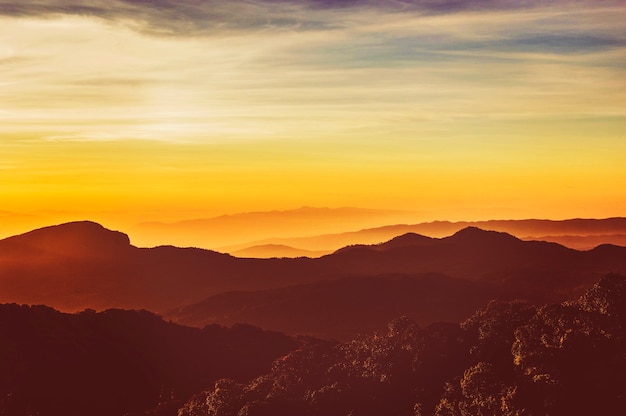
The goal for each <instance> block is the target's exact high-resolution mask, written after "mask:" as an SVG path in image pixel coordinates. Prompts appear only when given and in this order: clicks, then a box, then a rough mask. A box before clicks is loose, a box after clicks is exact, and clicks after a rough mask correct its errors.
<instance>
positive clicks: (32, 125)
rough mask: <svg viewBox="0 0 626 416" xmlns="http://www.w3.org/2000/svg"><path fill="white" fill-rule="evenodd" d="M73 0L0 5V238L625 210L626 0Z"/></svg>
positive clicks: (585, 214)
mask: <svg viewBox="0 0 626 416" xmlns="http://www.w3.org/2000/svg"><path fill="white" fill-rule="evenodd" d="M82 3H84V2H81V0H75V1H70V0H57V1H52V2H48V6H49V7H48V8H45V9H44V8H42V6H41V4H40V3H38V2H35V1H30V0H29V1H25V2H20V3H16V5H21V6H20V7H22V9H20V10H19V11H15V12H10V11H7V12H3V13H0V200H1V201H2V205H1V206H0V227H2V229H1V230H0V234H1V235H8V234H11V233H12V232H15V231H18V230H22V231H25V230H26V229H28V228H29V227H32V226H39V225H45V224H49V223H54V222H59V221H65V220H71V219H84V218H88V219H94V220H97V221H101V222H104V223H105V224H107V225H110V226H116V227H119V228H124V227H127V226H130V225H132V224H135V223H137V222H141V221H145V220H161V221H175V220H181V219H187V218H201V217H209V216H215V215H219V214H222V213H234V212H243V211H253V210H270V209H288V208H295V207H298V206H303V205H309V206H326V207H340V206H359V207H368V208H390V209H401V210H409V211H415V212H416V218H415V222H419V221H424V220H434V219H459V220H460V219H467V220H472V219H485V218H528V217H541V218H568V217H608V216H623V215H625V212H624V207H626V187H625V186H624V185H625V184H626V123H625V121H626V117H625V116H626V89H625V88H624V87H625V84H624V79H626V76H625V75H626V71H625V69H626V33H625V32H626V29H625V25H624V23H623V16H624V12H625V11H626V10H625V8H624V5H623V3H621V2H617V1H615V2H610V1H606V2H605V1H602V2H597V3H593V4H594V6H588V5H585V4H582V5H581V4H580V3H571V2H555V3H554V4H553V5H552V6H551V7H546V6H543V5H541V4H540V2H537V4H536V5H533V4H534V3H533V2H531V3H530V6H527V7H524V8H519V7H512V6H510V5H509V7H503V8H502V9H497V8H496V9H493V10H488V11H486V10H474V9H471V8H462V7H461V8H460V9H454V10H452V9H451V10H437V12H433V10H428V9H419V8H418V9H416V10H412V9H402V10H395V9H394V10H392V9H385V8H382V9H380V8H376V7H374V6H371V4H370V3H367V2H355V4H354V6H353V7H348V8H333V7H322V8H318V7H313V6H311V4H310V2H305V1H301V2H297V1H285V2H282V3H281V5H280V8H277V6H276V4H275V3H270V2H267V3H264V2H258V3H254V4H252V3H250V4H248V3H238V2H232V3H228V4H230V5H231V6H230V8H229V7H228V6H223V10H222V9H219V10H218V12H219V13H218V12H216V16H217V17H214V16H213V14H209V13H208V12H207V13H205V12H206V10H205V9H203V8H202V7H203V6H202V5H203V4H204V3H203V2H186V1H183V2H178V3H176V2H168V1H164V2H163V4H167V5H169V6H168V7H169V8H168V7H164V8H162V9H159V10H157V9H152V8H151V6H147V5H145V4H142V2H134V1H127V2H123V1H113V2H110V3H108V4H107V5H104V6H100V3H97V4H98V6H97V7H94V10H93V11H91V12H89V13H86V12H81V13H76V12H73V11H72V10H74V9H72V8H71V7H70V6H76V5H77V4H82ZM468 4H469V2H468ZM16 7H17V6H16ZM55 7H57V8H56V9H55ZM98 7H100V8H98ZM192 7H195V8H197V9H193V10H192V9H191V8H192ZM207 7H208V6H207ZM380 7H382V6H380ZM424 7H426V6H424ZM16 10H17V9H16ZM207 10H208V9H207ZM203 13H204V14H203ZM181 16H182V17H181ZM212 16H213V17H212ZM259 16H260V17H259ZM212 19H213V20H212ZM418 213H419V214H418Z"/></svg>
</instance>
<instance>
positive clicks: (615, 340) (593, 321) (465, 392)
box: [179, 275, 626, 416]
mask: <svg viewBox="0 0 626 416" xmlns="http://www.w3.org/2000/svg"><path fill="white" fill-rule="evenodd" d="M625 329H626V278H624V277H622V276H619V275H607V276H605V277H603V278H602V279H601V280H600V281H599V282H598V283H596V284H595V285H594V286H593V287H592V288H591V289H590V290H589V291H588V292H587V293H586V294H585V295H584V296H582V297H581V298H580V299H578V300H576V301H572V302H566V303H562V304H552V305H547V306H543V307H535V306H532V305H530V304H527V303H524V302H521V301H516V302H506V303H497V302H492V303H490V304H488V305H487V306H486V307H485V308H484V309H482V310H480V311H479V312H477V313H476V314H474V315H473V316H472V317H471V318H469V319H467V320H466V321H464V322H463V323H461V324H460V325H457V324H446V323H440V324H434V325H430V326H428V327H426V328H420V327H418V326H417V325H416V324H415V323H414V322H413V321H411V320H409V319H407V318H400V319H396V320H395V321H393V322H392V323H391V324H390V325H389V330H388V332H387V333H386V334H384V335H373V336H368V337H362V338H359V339H356V340H354V341H351V342H348V343H336V342H330V341H324V342H319V341H313V340H311V342H309V343H308V344H306V345H303V346H301V347H300V348H298V349H297V350H295V351H293V352H291V353H290V354H288V355H287V356H285V357H283V358H281V359H279V360H277V361H275V362H274V365H273V367H272V370H271V371H270V372H269V373H268V374H266V375H264V376H261V377H258V378H256V379H255V380H253V381H251V382H249V383H238V382H236V381H233V380H231V379H222V380H219V381H217V382H216V383H215V387H214V388H213V389H212V390H208V391H205V392H204V393H201V394H199V395H197V396H195V397H194V398H193V399H192V400H190V401H189V402H187V403H186V404H185V405H184V407H183V408H182V409H181V410H180V412H179V415H180V416H207V415H211V416H270V415H271V416H281V415H285V416H288V415H299V416H313V415H315V416H335V415H336V416H370V415H371V416H374V415H376V416H381V415H384V416H393V415H398V416H424V415H436V416H497V415H506V416H522V415H523V416H529V415H537V416H539V415H552V416H560V415H563V416H566V415H567V416H571V415H591V414H607V415H608V414H620V413H621V412H623V409H626V336H625Z"/></svg>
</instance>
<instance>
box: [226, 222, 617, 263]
mask: <svg viewBox="0 0 626 416" xmlns="http://www.w3.org/2000/svg"><path fill="white" fill-rule="evenodd" d="M466 227H478V228H481V229H484V230H492V231H501V232H505V233H508V234H511V235H514V236H516V237H518V238H520V239H523V240H529V241H532V240H538V241H550V242H555V243H559V244H561V245H564V246H567V247H569V248H574V249H577V250H590V249H592V248H594V247H597V246H598V245H601V244H607V243H609V244H615V245H621V246H626V219H625V218H606V219H569V220H560V221H554V220H537V219H528V220H489V221H460V222H450V221H433V222H424V223H418V224H396V225H386V226H382V227H375V228H366V229H362V230H358V231H348V232H341V233H331V234H317V235H310V236H299V237H290V238H284V237H282V238H279V237H273V238H266V239H262V240H255V241H248V242H244V243H240V244H235V245H228V246H222V247H218V248H217V250H218V251H220V252H227V253H231V254H234V255H239V254H242V255H244V256H250V257H294V256H297V255H300V252H304V251H308V252H309V253H308V254H310V255H313V256H315V255H316V254H315V253H317V256H321V255H324V254H330V253H332V252H334V251H335V250H338V249H340V248H342V247H345V246H348V245H354V244H377V243H381V242H384V241H387V240H389V239H391V238H394V237H396V236H398V235H401V234H405V233H416V234H422V235H427V236H430V237H445V236H448V235H450V234H453V233H455V232H457V231H460V230H462V229H463V228H466ZM280 247H282V248H283V250H280ZM305 255H306V254H305Z"/></svg>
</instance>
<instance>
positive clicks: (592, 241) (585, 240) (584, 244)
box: [522, 234, 626, 250]
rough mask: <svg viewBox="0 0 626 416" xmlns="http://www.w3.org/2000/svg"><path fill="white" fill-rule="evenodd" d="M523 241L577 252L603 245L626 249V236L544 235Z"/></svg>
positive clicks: (524, 238) (525, 238)
mask: <svg viewBox="0 0 626 416" xmlns="http://www.w3.org/2000/svg"><path fill="white" fill-rule="evenodd" d="M522 239H523V240H539V241H549V242H552V243H558V244H561V245H563V246H566V247H570V248H573V249H576V250H591V249H593V248H595V247H597V246H600V245H602V244H613V245H616V246H622V247H626V234H598V235H543V236H534V237H523V238H522Z"/></svg>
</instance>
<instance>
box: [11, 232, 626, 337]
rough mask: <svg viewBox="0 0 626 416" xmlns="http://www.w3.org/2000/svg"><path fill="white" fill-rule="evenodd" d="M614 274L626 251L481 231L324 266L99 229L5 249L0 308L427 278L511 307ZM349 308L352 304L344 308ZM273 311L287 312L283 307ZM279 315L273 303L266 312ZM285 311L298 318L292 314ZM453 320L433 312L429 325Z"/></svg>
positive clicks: (126, 304) (131, 302)
mask: <svg viewBox="0 0 626 416" xmlns="http://www.w3.org/2000/svg"><path fill="white" fill-rule="evenodd" d="M61 242H62V244H61ZM57 243H59V244H57ZM607 272H621V273H624V272H626V248H623V247H616V246H601V247H598V248H597V249H594V250H590V251H587V252H579V251H575V250H571V249H567V248H565V247H563V246H560V245H558V244H554V243H546V242H537V241H522V240H519V239H517V238H515V237H512V236H510V235H508V234H504V233H499V232H493V231H483V230H480V229H477V228H468V229H464V230H461V231H459V232H457V233H456V234H454V235H452V236H449V237H445V238H429V237H424V236H420V235H415V234H409V235H403V236H399V237H397V238H394V239H392V240H390V241H389V242H387V243H382V244H377V245H373V246H352V247H346V248H344V249H342V250H339V251H337V252H336V253H333V254H331V255H327V256H324V257H321V258H318V259H309V258H297V259H247V258H235V257H232V256H230V255H225V254H220V253H216V252H212V251H208V250H201V249H193V248H185V249H181V248H175V247H156V248H152V249H140V248H136V247H134V246H132V245H130V244H128V240H127V237H126V236H125V235H123V234H121V233H117V232H111V231H108V230H106V229H104V228H102V227H100V226H98V225H97V224H93V223H70V224H65V225H61V226H57V227H49V228H46V229H42V230H37V231H35V232H32V233H27V234H24V235H21V236H17V237H12V238H9V239H6V240H2V241H0V302H18V303H27V304H47V305H50V306H53V307H56V308H59V309H63V310H67V311H76V310H82V309H85V308H94V309H106V308H111V307H115V308H125V309H148V310H152V311H156V312H161V313H165V312H167V311H170V310H172V309H174V308H178V307H181V306H184V305H191V304H195V303H198V302H202V301H204V300H205V299H207V298H209V297H211V296H215V295H218V294H220V293H225V292H232V291H246V292H253V291H260V290H268V289H277V288H285V287H288V286H296V285H300V286H301V285H307V284H311V283H315V282H321V281H330V280H336V279H342V278H348V277H372V276H384V275H386V276H390V275H397V274H401V275H409V276H414V275H419V274H424V273H435V274H442V275H446V276H449V277H450V278H453V279H466V280H470V281H474V282H480V283H481V284H485V285H487V286H489V287H491V288H495V290H496V292H497V294H498V296H499V297H501V298H504V299H509V298H516V297H518V298H524V299H530V300H532V301H534V302H553V301H561V300H563V299H566V298H567V297H568V296H572V295H577V294H580V293H582V292H583V291H584V290H586V289H587V288H588V287H589V286H590V285H591V284H592V282H593V279H596V278H598V277H599V276H601V275H602V274H604V273H607ZM322 286H323V285H320V286H319V287H322ZM313 287H314V286H309V288H313ZM313 293H314V292H312V295H311V296H313ZM259 296H260V298H262V297H263V295H259ZM313 299H314V297H311V298H310V299H309V300H308V301H307V302H309V303H308V304H311V302H313ZM480 299H483V297H482V295H481V296H478V295H477V297H476V298H475V299H473V300H472V299H470V300H472V302H474V303H472V302H470V303H469V304H471V305H476V303H475V302H477V301H478V300H480ZM351 301H352V298H351V297H350V296H346V298H345V302H346V304H347V305H346V308H349V307H350V302H351ZM303 302H304V301H303ZM307 302H304V304H307ZM275 307H276V308H280V302H277V303H276V305H275ZM272 308H274V306H271V305H268V310H270V309H272ZM277 310H278V309H277ZM416 310H417V309H416ZM440 312H441V313H444V311H443V310H442V311H440ZM272 313H275V312H272ZM282 313H284V314H286V315H287V316H289V315H290V312H289V310H286V309H283V310H282ZM222 315H224V314H222ZM445 316H446V315H445V314H444V315H439V314H433V315H432V316H430V321H431V322H432V321H436V320H440V319H443V318H444V317H445ZM344 324H345V322H343V323H341V325H344ZM294 325H295V323H294Z"/></svg>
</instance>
